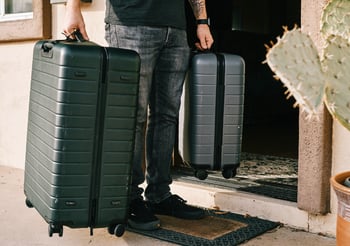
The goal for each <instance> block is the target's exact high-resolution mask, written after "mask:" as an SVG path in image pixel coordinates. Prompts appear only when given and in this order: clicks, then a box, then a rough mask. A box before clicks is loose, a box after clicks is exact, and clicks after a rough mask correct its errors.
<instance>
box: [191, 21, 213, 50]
mask: <svg viewBox="0 0 350 246" xmlns="http://www.w3.org/2000/svg"><path fill="white" fill-rule="evenodd" d="M197 38H198V40H199V42H197V43H195V46H196V48H197V49H198V50H201V51H204V50H209V49H210V48H211V46H212V45H213V43H214V39H213V37H212V35H211V32H210V28H209V26H208V25H207V24H199V25H198V26H197Z"/></svg>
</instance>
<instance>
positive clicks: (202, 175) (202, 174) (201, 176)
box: [194, 170, 208, 180]
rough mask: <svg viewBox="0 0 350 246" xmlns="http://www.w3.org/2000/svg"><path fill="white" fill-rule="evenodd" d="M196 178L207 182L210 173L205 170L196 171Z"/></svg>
mask: <svg viewBox="0 0 350 246" xmlns="http://www.w3.org/2000/svg"><path fill="white" fill-rule="evenodd" d="M194 176H195V177H196V178H198V179H200V180H205V179H206V178H207V177H208V172H207V171H205V170H196V171H195V172H194Z"/></svg>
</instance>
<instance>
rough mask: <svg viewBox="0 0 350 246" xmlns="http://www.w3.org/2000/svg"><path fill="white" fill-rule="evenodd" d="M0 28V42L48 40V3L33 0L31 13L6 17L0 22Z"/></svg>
mask: <svg viewBox="0 0 350 246" xmlns="http://www.w3.org/2000/svg"><path fill="white" fill-rule="evenodd" d="M30 14H31V16H30ZM14 18H16V19H14ZM0 26H1V30H2V31H1V32H0V42H12V41H22V40H35V39H42V38H50V37H51V5H50V1H49V0H33V13H28V15H27V14H18V15H16V14H15V15H8V18H3V19H2V20H1V21H0Z"/></svg>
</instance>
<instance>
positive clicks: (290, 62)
mask: <svg viewBox="0 0 350 246" xmlns="http://www.w3.org/2000/svg"><path fill="white" fill-rule="evenodd" d="M349 13H350V1H349V0H332V1H330V2H329V3H328V4H327V6H326V7H325V8H324V10H323V15H322V23H321V32H322V34H323V36H324V38H325V43H326V45H325V47H324V48H323V50H322V52H321V54H320V55H319V53H318V51H317V49H316V47H315V45H314V43H313V42H312V39H311V38H310V36H308V35H307V34H304V33H303V32H302V31H301V30H300V29H299V28H294V29H293V30H290V31H288V30H286V29H285V33H284V34H283V36H282V38H277V43H276V44H275V45H273V46H272V47H271V48H270V47H268V52H267V54H266V63H267V64H268V65H269V66H270V68H271V70H272V71H273V72H274V73H275V74H276V75H277V77H278V78H279V79H280V80H281V81H282V83H283V84H284V85H285V86H286V87H287V88H288V91H287V93H289V96H290V95H292V96H293V97H294V98H295V100H296V105H298V106H299V107H300V108H301V110H304V111H305V112H306V113H307V114H308V115H309V117H312V116H314V115H317V112H318V109H319V107H320V105H321V104H322V102H324V103H325V105H326V107H327V109H328V111H329V112H330V113H331V115H332V116H333V118H334V119H336V120H338V121H339V122H340V123H341V124H342V125H343V126H344V127H346V128H347V129H348V130H350V41H349V39H350V33H349V32H350V28H346V27H349V24H350V14H349Z"/></svg>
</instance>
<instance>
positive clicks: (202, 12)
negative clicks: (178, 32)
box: [188, 0, 207, 19]
mask: <svg viewBox="0 0 350 246" xmlns="http://www.w3.org/2000/svg"><path fill="white" fill-rule="evenodd" d="M188 1H189V2H190V4H191V7H192V10H193V13H194V16H195V17H196V19H199V18H207V11H206V8H205V0H188Z"/></svg>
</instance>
